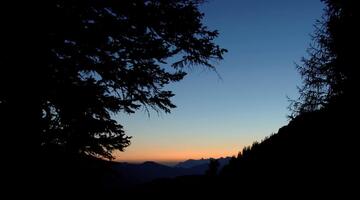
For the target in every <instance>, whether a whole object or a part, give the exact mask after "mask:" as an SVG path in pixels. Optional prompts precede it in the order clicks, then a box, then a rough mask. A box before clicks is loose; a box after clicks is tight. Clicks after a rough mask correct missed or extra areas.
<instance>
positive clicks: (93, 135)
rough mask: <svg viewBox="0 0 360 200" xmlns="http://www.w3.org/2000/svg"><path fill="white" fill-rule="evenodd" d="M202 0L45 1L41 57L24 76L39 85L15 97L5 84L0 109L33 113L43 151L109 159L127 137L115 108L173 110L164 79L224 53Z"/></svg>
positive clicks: (126, 110)
mask: <svg viewBox="0 0 360 200" xmlns="http://www.w3.org/2000/svg"><path fill="white" fill-rule="evenodd" d="M200 3H202V1H199V0H127V1H118V0H79V1H73V0H55V1H44V5H42V9H43V11H44V12H45V15H44V19H45V21H46V23H45V25H44V27H43V28H44V30H45V32H44V33H45V34H44V38H42V39H44V40H45V49H44V51H43V53H44V54H43V57H42V62H43V64H41V65H38V66H36V68H33V70H32V71H33V75H31V76H30V75H29V77H30V78H29V79H32V80H31V81H33V80H36V82H37V83H38V84H36V86H34V87H33V88H31V89H32V90H33V91H31V94H30V96H29V97H28V98H27V99H26V100H24V99H23V98H22V99H21V100H18V103H14V101H12V99H15V98H12V97H11V95H12V94H14V93H16V89H15V88H11V87H12V86H11V85H9V84H7V85H4V84H2V92H1V99H0V104H1V108H2V109H4V110H7V111H8V113H14V110H11V109H10V108H11V106H13V108H15V107H16V108H17V109H18V110H20V109H21V108H20V107H19V105H21V106H22V108H26V109H28V110H30V109H31V111H29V112H27V111H25V110H22V111H21V112H25V113H37V114H35V115H31V117H29V118H28V120H27V121H28V123H29V124H31V125H33V126H34V127H35V124H36V128H35V129H32V131H35V132H36V133H32V131H30V127H29V129H28V130H27V132H31V134H36V135H34V137H33V138H36V139H37V142H36V143H38V145H40V149H42V150H45V151H46V150H47V149H60V151H65V152H67V153H75V154H79V153H80V154H85V155H90V156H93V157H103V158H109V159H111V158H113V157H112V151H113V150H123V149H124V148H125V147H126V146H128V145H129V144H130V137H128V136H126V135H125V133H124V130H123V127H122V125H120V124H119V123H118V122H117V121H115V120H114V119H113V116H114V114H116V113H119V112H124V113H128V114H130V113H134V112H135V111H136V110H138V109H140V108H141V107H142V106H144V107H145V109H146V110H148V109H155V110H156V111H164V112H166V113H168V112H170V109H171V108H174V107H175V105H174V104H173V103H172V102H171V100H170V98H171V97H172V96H173V95H174V94H173V93H172V92H171V91H167V90H164V86H165V85H167V84H169V83H171V82H176V81H180V80H181V79H182V78H183V77H184V76H185V75H186V73H185V71H184V70H185V68H186V67H188V66H199V65H202V66H205V67H206V68H211V69H214V65H213V64H214V62H216V61H218V60H221V59H222V55H223V53H224V52H225V51H226V50H225V49H222V48H220V47H219V46H218V45H216V44H215V43H214V39H215V38H216V37H217V36H218V32H217V31H213V30H209V29H208V28H207V27H206V26H204V25H203V24H202V18H203V14H202V13H201V12H200V11H199V10H198V6H199V4H200ZM169 58H172V59H171V60H170V59H169ZM35 71H36V73H35ZM29 83H30V82H29ZM31 83H32V82H31ZM25 93H26V91H24V93H23V94H24V95H25ZM24 95H23V96H24ZM18 96H19V95H18ZM18 99H19V98H18ZM16 104H17V105H16ZM34 105H35V106H34ZM28 116H30V114H28ZM16 117H18V116H14V118H16ZM7 118H9V117H8V116H7ZM30 121H31V122H30ZM37 125H38V126H37ZM4 129H5V128H4ZM29 134H30V133H29Z"/></svg>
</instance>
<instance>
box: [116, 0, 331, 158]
mask: <svg viewBox="0 0 360 200" xmlns="http://www.w3.org/2000/svg"><path fill="white" fill-rule="evenodd" d="M323 7H324V6H323V4H322V3H321V2H320V1H319V0H271V1H269V0H209V1H207V2H206V3H204V4H203V5H202V6H201V7H200V9H201V11H202V12H204V14H205V16H204V19H203V20H204V21H203V22H204V25H206V26H207V27H209V28H210V29H217V30H219V33H220V35H219V37H218V38H217V40H216V43H218V44H219V45H220V46H221V47H223V48H226V49H227V50H228V51H229V52H228V53H226V54H225V56H224V60H222V61H220V62H219V63H217V65H216V67H217V72H218V74H217V73H215V72H214V71H211V70H208V69H205V68H204V67H197V68H191V69H188V70H187V72H188V73H189V74H188V75H187V76H186V77H185V78H184V79H183V80H182V81H180V82H177V83H173V84H171V85H169V86H168V87H167V88H166V89H170V90H172V91H173V92H174V93H175V94H176V96H175V97H173V98H172V101H173V103H175V104H176V105H177V108H175V109H173V110H172V112H171V114H165V113H156V112H151V113H150V117H149V116H148V114H147V112H146V111H145V110H140V111H139V112H137V113H136V114H132V115H127V114H126V115H125V114H118V115H117V116H116V117H115V119H116V120H118V121H119V123H120V124H122V125H123V126H124V129H125V131H126V134H127V135H129V136H132V137H133V138H132V139H131V145H130V146H129V147H127V148H126V149H125V151H124V152H115V153H114V155H115V157H116V160H117V161H122V162H144V161H149V160H151V161H156V162H159V163H163V164H171V163H175V162H179V161H183V160H187V159H200V158H209V157H213V158H219V157H224V156H233V155H237V154H238V152H239V151H241V150H242V148H243V147H244V146H248V145H251V144H252V143H253V142H254V141H261V140H262V139H264V138H265V137H266V136H269V135H271V134H273V133H276V132H277V131H278V129H279V128H280V127H282V126H283V125H286V124H287V123H288V118H287V115H289V114H290V111H289V110H288V108H287V107H288V105H289V102H288V99H287V97H290V98H292V99H295V98H297V96H298V94H297V86H300V85H301V78H300V75H299V74H298V72H297V71H296V69H295V63H298V64H300V63H301V62H300V60H301V57H303V56H306V49H307V47H308V46H309V44H310V42H311V37H310V34H311V33H312V32H313V30H314V27H313V24H314V23H315V21H316V20H317V19H320V17H321V15H322V10H323Z"/></svg>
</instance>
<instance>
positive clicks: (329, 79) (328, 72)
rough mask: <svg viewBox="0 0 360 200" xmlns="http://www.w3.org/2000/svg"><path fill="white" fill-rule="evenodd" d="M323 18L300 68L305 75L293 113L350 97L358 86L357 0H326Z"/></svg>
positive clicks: (317, 107)
mask: <svg viewBox="0 0 360 200" xmlns="http://www.w3.org/2000/svg"><path fill="white" fill-rule="evenodd" d="M323 2H324V3H325V5H326V8H325V14H324V15H323V18H322V20H319V21H318V22H317V23H316V25H315V28H316V30H315V32H314V34H313V44H312V45H311V46H310V48H309V49H308V54H309V55H308V57H306V58H303V63H302V64H301V65H298V66H297V68H298V70H299V72H300V74H301V76H302V78H303V86H302V87H301V88H299V92H300V98H299V99H298V101H294V102H293V105H292V106H291V107H292V109H293V110H294V111H295V112H294V114H295V115H297V114H301V113H303V112H309V111H314V110H317V109H319V108H322V107H324V106H325V105H327V104H329V103H331V102H334V101H338V100H339V98H348V99H350V98H351V97H350V96H351V95H352V94H355V91H356V90H358V86H357V85H359V83H358V82H359V81H358V79H359V70H358V68H359V67H358V61H357V59H358V58H357V52H358V50H357V49H358V47H359V28H358V26H359V25H358V24H359V20H358V19H359V7H358V2H357V1H355V0H343V1H340V0H323Z"/></svg>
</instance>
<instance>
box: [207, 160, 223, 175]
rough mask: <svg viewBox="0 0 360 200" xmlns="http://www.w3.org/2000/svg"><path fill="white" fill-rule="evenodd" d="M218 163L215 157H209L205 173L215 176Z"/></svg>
mask: <svg viewBox="0 0 360 200" xmlns="http://www.w3.org/2000/svg"><path fill="white" fill-rule="evenodd" d="M219 166H220V163H219V161H218V160H217V159H210V162H209V168H208V169H207V170H206V172H205V174H206V175H208V176H215V175H216V174H217V172H218V169H219Z"/></svg>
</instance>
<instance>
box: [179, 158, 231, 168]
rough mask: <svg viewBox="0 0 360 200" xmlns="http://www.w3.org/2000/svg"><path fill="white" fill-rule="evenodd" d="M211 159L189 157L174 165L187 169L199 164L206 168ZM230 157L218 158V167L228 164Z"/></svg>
mask: <svg viewBox="0 0 360 200" xmlns="http://www.w3.org/2000/svg"><path fill="white" fill-rule="evenodd" d="M211 159H212V158H207V159H204V158H201V159H199V160H195V159H189V160H185V161H183V162H179V163H178V164H177V165H175V167H182V168H187V169H188V168H198V167H200V166H206V169H207V167H208V165H209V163H210V160H211ZM230 159H231V157H225V158H224V157H221V158H218V159H217V160H218V162H219V164H220V168H222V167H223V166H225V165H226V164H228V163H229V161H230Z"/></svg>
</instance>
